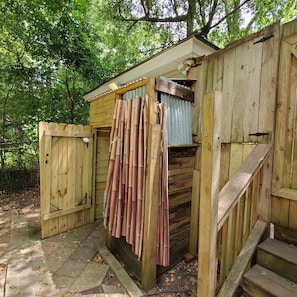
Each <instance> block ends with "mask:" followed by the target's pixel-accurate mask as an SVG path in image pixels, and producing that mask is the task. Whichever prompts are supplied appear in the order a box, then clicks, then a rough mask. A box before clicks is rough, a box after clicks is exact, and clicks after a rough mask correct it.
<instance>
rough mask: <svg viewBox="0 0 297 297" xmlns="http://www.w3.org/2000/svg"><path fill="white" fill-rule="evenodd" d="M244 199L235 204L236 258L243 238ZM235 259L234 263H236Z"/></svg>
mask: <svg viewBox="0 0 297 297" xmlns="http://www.w3.org/2000/svg"><path fill="white" fill-rule="evenodd" d="M244 200H245V199H244V197H241V199H240V200H239V201H238V203H237V212H236V232H235V234H236V235H235V254H236V257H237V255H238V254H239V252H240V250H241V248H242V242H243V240H242V238H243V214H244ZM236 257H235V259H234V262H235V261H236Z"/></svg>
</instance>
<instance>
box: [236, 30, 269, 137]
mask: <svg viewBox="0 0 297 297" xmlns="http://www.w3.org/2000/svg"><path fill="white" fill-rule="evenodd" d="M261 37H262V35H261V36H259V37H258V38H259V39H260V38H261ZM254 41H255V40H254V39H251V40H249V41H247V42H245V43H243V44H241V45H240V46H238V47H236V48H235V59H236V60H235V73H236V75H235V78H234V86H233V88H234V104H233V113H232V137H231V140H232V142H245V141H246V142H247V141H249V138H250V136H249V135H248V134H249V133H252V132H253V131H256V130H257V128H258V117H255V114H256V115H257V114H258V112H259V97H260V92H259V89H260V74H261V58H262V46H263V45H262V43H257V44H254ZM242 86H245V87H242Z"/></svg>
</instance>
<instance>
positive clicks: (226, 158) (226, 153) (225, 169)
mask: <svg viewBox="0 0 297 297" xmlns="http://www.w3.org/2000/svg"><path fill="white" fill-rule="evenodd" d="M230 152H231V144H230V143H222V147H221V166H220V168H221V172H220V190H221V189H222V188H223V187H224V185H225V184H226V183H227V181H228V180H229V171H230Z"/></svg>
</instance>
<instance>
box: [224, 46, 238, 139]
mask: <svg viewBox="0 0 297 297" xmlns="http://www.w3.org/2000/svg"><path fill="white" fill-rule="evenodd" d="M234 53H235V50H234V49H232V50H228V51H226V52H225V53H224V74H223V79H224V80H223V104H222V105H223V107H222V108H223V111H222V113H223V115H224V121H223V123H222V142H225V143H230V142H231V134H232V110H233V102H234V91H235V90H234V79H235V78H234V77H235V54H234Z"/></svg>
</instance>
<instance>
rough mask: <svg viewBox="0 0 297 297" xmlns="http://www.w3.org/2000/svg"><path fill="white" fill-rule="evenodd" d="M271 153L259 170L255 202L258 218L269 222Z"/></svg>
mask: <svg viewBox="0 0 297 297" xmlns="http://www.w3.org/2000/svg"><path fill="white" fill-rule="evenodd" d="M272 163H273V156H272V153H271V154H270V156H269V157H268V158H267V161H266V162H265V163H264V165H263V167H262V168H261V171H260V172H259V178H261V180H260V181H259V182H260V189H259V190H260V193H259V199H258V203H257V213H258V217H257V219H258V220H262V221H264V222H270V220H271V181H272Z"/></svg>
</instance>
